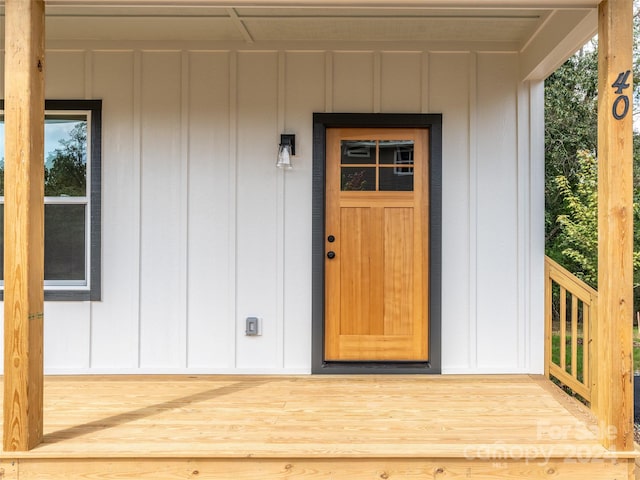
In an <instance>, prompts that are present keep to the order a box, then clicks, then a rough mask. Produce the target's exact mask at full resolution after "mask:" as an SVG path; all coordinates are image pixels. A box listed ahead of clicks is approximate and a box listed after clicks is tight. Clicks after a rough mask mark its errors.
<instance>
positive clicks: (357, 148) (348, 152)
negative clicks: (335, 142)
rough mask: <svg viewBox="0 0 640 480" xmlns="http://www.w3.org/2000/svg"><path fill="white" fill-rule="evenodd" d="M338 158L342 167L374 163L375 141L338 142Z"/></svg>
mask: <svg viewBox="0 0 640 480" xmlns="http://www.w3.org/2000/svg"><path fill="white" fill-rule="evenodd" d="M340 158H341V161H340V163H342V164H343V165H349V164H351V165H360V164H365V163H366V164H369V165H375V163H376V142H375V140H342V141H341V142H340Z"/></svg>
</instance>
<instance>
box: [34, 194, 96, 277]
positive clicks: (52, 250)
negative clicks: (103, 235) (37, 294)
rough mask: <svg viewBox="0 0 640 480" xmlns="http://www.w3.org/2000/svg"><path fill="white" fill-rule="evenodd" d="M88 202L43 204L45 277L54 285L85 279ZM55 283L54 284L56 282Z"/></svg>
mask: <svg viewBox="0 0 640 480" xmlns="http://www.w3.org/2000/svg"><path fill="white" fill-rule="evenodd" d="M85 212H86V205H83V204H77V205H76V204H61V205H60V204H49V205H45V207H44V238H45V242H44V278H45V279H46V280H48V281H50V282H52V284H54V285H55V284H56V283H57V282H60V281H64V283H65V284H73V283H77V282H80V284H81V285H82V284H83V283H84V281H85V271H86V258H87V255H86V245H85V244H86V222H85V216H86V213H85ZM54 282H55V283H54Z"/></svg>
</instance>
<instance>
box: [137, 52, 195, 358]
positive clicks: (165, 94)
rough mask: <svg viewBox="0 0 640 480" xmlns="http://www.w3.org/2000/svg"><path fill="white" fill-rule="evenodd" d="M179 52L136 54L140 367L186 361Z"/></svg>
mask: <svg viewBox="0 0 640 480" xmlns="http://www.w3.org/2000/svg"><path fill="white" fill-rule="evenodd" d="M181 73H182V62H181V55H180V53H179V52H144V53H143V55H142V85H143V88H142V98H141V102H142V127H141V136H142V164H141V176H142V178H141V258H140V274H141V284H140V366H141V367H153V368H180V367H184V366H185V364H186V339H185V331H186V311H184V309H183V308H181V307H182V302H181V300H182V298H183V297H184V294H185V291H184V287H185V283H186V282H185V280H184V279H183V278H181V275H182V272H183V266H184V258H183V256H182V253H183V252H182V251H181V250H182V248H181V247H182V236H183V235H185V234H186V232H184V231H181V230H180V226H181V225H182V218H181V217H180V215H181V211H182V210H181V200H182V198H181V195H184V193H185V192H182V191H181V185H182V182H181V179H182V175H184V174H185V172H183V171H182V169H181V167H182V161H181V157H180V155H181V153H182V150H181V136H180V134H181V113H182V109H181V99H182V95H181V84H182V83H181Z"/></svg>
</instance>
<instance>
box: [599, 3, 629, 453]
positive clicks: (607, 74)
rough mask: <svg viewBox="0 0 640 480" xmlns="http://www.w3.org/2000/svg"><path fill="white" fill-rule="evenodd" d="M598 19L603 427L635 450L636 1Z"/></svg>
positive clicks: (609, 438) (614, 441) (607, 7)
mask: <svg viewBox="0 0 640 480" xmlns="http://www.w3.org/2000/svg"><path fill="white" fill-rule="evenodd" d="M598 24H599V25H598V38H599V41H598V56H599V64H598V72H599V79H598V89H599V92H598V290H599V291H598V304H599V312H598V319H599V321H598V325H599V327H598V333H597V342H598V343H597V347H596V348H597V350H596V352H595V353H596V355H595V356H596V357H597V358H598V362H597V384H598V392H599V393H598V420H599V429H598V431H599V434H600V439H601V441H602V444H603V445H604V446H605V447H606V448H608V449H610V450H617V451H632V450H633V449H634V442H633V359H632V349H633V342H632V337H633V321H632V320H633V86H632V83H633V74H632V70H633V65H632V45H633V3H632V0H604V1H603V2H602V3H600V5H599V21H598Z"/></svg>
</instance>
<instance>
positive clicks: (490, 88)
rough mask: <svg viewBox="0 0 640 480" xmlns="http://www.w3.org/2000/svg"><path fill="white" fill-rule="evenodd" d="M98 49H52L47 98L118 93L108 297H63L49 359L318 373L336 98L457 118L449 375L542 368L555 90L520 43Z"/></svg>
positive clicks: (446, 333) (108, 365)
mask: <svg viewBox="0 0 640 480" xmlns="http://www.w3.org/2000/svg"><path fill="white" fill-rule="evenodd" d="M91 46H92V47H93V48H96V50H83V49H82V46H80V47H77V48H76V49H62V48H60V49H58V50H55V51H51V52H49V55H48V57H47V97H48V98H83V97H88V98H102V99H103V185H102V192H103V212H102V214H103V234H102V248H103V262H102V288H103V290H102V301H100V302H92V303H74V304H70V303H54V302H47V307H46V311H45V325H46V332H45V333H46V339H45V342H46V347H45V356H46V367H47V370H48V371H51V372H74V371H77V372H92V371H95V372H105V371H109V372H147V371H152V372H227V373H233V372H266V371H268V372H283V373H284V372H308V371H309V370H310V363H311V358H310V357H311V351H310V350H311V281H312V279H311V201H312V198H311V192H312V172H311V167H312V121H311V120H312V114H313V112H322V111H325V109H327V110H332V111H334V112H361V113H369V112H377V111H381V112H408V113H412V112H432V113H442V114H443V122H444V123H443V279H442V281H443V320H442V325H443V333H442V347H443V358H442V360H443V370H444V371H445V372H450V373H454V372H456V373H457V372H468V373H473V372H515V371H536V372H537V371H538V370H539V367H540V364H541V358H542V357H541V348H542V347H541V332H542V326H541V322H542V319H541V318H538V317H540V316H541V315H540V308H541V307H540V305H538V304H540V303H541V287H542V285H541V284H540V285H538V283H541V282H540V276H541V273H540V268H538V267H537V266H538V263H537V261H538V260H539V261H540V262H541V261H542V260H541V258H542V250H543V244H542V243H541V241H540V238H542V234H541V231H542V225H538V223H540V224H541V222H542V218H543V206H542V207H541V206H540V202H541V199H542V198H543V191H542V187H541V185H542V180H541V175H542V173H541V172H542V166H541V165H542V163H541V162H542V161H543V160H542V153H541V150H540V148H539V147H536V145H537V144H539V143H540V141H541V138H542V136H541V133H540V132H541V131H542V130H541V115H542V113H541V104H540V102H541V101H542V88H541V87H540V86H538V87H537V88H535V89H532V90H531V91H530V92H529V93H528V90H527V85H521V86H520V87H519V86H518V58H517V55H510V54H484V53H475V52H469V53H446V52H427V51H420V50H419V48H416V50H415V51H402V52H396V51H390V50H385V49H382V50H380V51H374V50H371V51H365V50H363V51H340V50H337V49H334V50H330V51H329V52H330V53H329V54H328V53H327V51H323V50H315V51H311V50H309V51H301V50H296V51H286V50H282V51H259V50H251V51H236V50H228V51H227V50H216V49H215V44H207V48H202V49H199V50H190V49H187V48H183V47H184V45H182V46H181V45H179V44H177V46H176V49H175V50H153V44H147V45H146V46H147V47H150V48H151V49H150V50H137V49H136V48H137V47H135V46H132V47H131V49H128V48H127V46H126V43H120V44H118V49H116V50H113V49H109V48H108V46H109V44H108V43H107V44H105V47H104V48H102V49H100V48H97V47H98V46H99V45H98V44H97V43H93V44H91ZM163 47H165V48H168V44H165V45H164V46H163ZM416 47H418V46H416ZM409 50H410V49H409ZM532 105H533V106H532ZM531 110H535V111H533V112H531ZM528 115H529V117H528ZM529 125H531V126H532V127H534V129H535V128H537V132H538V133H536V132H534V133H533V134H529ZM283 132H287V133H295V134H296V156H295V157H294V162H295V168H294V169H293V170H292V171H287V172H282V171H279V170H277V169H276V168H275V156H276V147H277V143H278V140H279V136H280V134H281V133H283ZM530 135H531V137H530ZM531 138H533V140H531ZM531 141H532V142H533V143H531V144H529V142H531ZM536 148H538V149H537V150H536ZM532 162H533V163H532ZM529 175H531V179H530V180H529ZM538 190H540V191H538ZM541 212H542V213H541ZM536 222H537V223H536ZM530 236H535V238H533V237H532V238H531V239H530V238H529V237H530ZM534 304H535V305H534ZM247 316H257V317H259V318H261V319H262V322H263V334H262V336H259V337H246V336H245V335H244V320H245V318H246V317H247ZM61 332H64V333H65V335H64V336H63V335H62V333H61ZM69 332H71V333H69ZM0 348H1V347H0Z"/></svg>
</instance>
